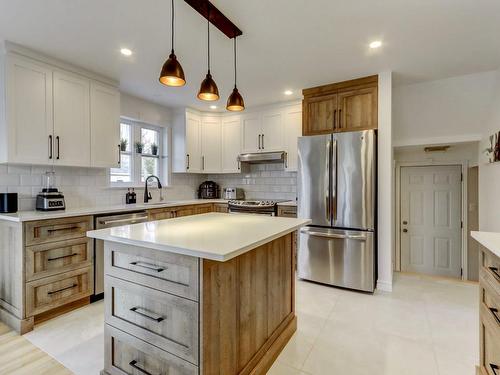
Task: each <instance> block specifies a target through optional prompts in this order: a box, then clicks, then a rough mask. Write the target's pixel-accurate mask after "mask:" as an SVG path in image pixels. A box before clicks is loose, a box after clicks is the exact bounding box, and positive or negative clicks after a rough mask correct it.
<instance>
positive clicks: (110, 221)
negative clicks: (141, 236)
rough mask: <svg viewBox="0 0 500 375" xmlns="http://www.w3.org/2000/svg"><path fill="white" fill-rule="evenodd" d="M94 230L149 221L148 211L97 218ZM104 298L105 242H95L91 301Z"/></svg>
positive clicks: (95, 218)
mask: <svg viewBox="0 0 500 375" xmlns="http://www.w3.org/2000/svg"><path fill="white" fill-rule="evenodd" d="M94 220H95V222H94V228H95V229H104V228H111V227H119V226H121V225H129V224H136V223H144V222H146V221H148V213H147V212H146V211H136V212H128V213H125V214H119V215H113V216H95V217H94ZM103 297H104V241H102V240H95V243H94V295H93V296H92V297H91V301H97V300H99V299H102V298H103Z"/></svg>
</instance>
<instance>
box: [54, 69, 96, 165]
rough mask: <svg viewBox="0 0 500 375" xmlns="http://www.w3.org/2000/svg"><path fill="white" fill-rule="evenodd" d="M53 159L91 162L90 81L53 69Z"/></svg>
mask: <svg viewBox="0 0 500 375" xmlns="http://www.w3.org/2000/svg"><path fill="white" fill-rule="evenodd" d="M53 78H54V137H55V147H54V151H55V156H56V158H55V161H54V163H56V164H59V165H68V166H81V167H88V166H90V81H89V80H88V79H85V78H82V77H80V76H76V75H73V74H70V73H63V72H59V71H55V72H54V73H53Z"/></svg>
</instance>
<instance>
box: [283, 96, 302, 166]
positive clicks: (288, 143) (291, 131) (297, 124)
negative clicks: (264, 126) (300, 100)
mask: <svg viewBox="0 0 500 375" xmlns="http://www.w3.org/2000/svg"><path fill="white" fill-rule="evenodd" d="M283 113H284V115H283V132H284V139H285V151H286V160H285V170H286V171H289V172H292V171H297V155H298V139H299V137H300V136H301V135H302V105H301V104H298V105H295V106H291V107H286V108H285V109H284V112H283Z"/></svg>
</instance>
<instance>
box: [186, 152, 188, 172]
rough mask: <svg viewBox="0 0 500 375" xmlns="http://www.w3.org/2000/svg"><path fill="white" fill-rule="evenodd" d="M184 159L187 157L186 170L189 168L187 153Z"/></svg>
mask: <svg viewBox="0 0 500 375" xmlns="http://www.w3.org/2000/svg"><path fill="white" fill-rule="evenodd" d="M186 159H187V166H186V170H187V169H189V154H186Z"/></svg>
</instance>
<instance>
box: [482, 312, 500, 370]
mask: <svg viewBox="0 0 500 375" xmlns="http://www.w3.org/2000/svg"><path fill="white" fill-rule="evenodd" d="M481 330H482V342H481V344H482V345H483V354H482V358H481V366H482V367H483V368H484V370H486V373H487V374H488V375H498V374H500V342H498V335H495V334H494V333H493V332H492V331H491V329H490V327H489V323H486V322H485V321H484V320H482V321H481Z"/></svg>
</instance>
